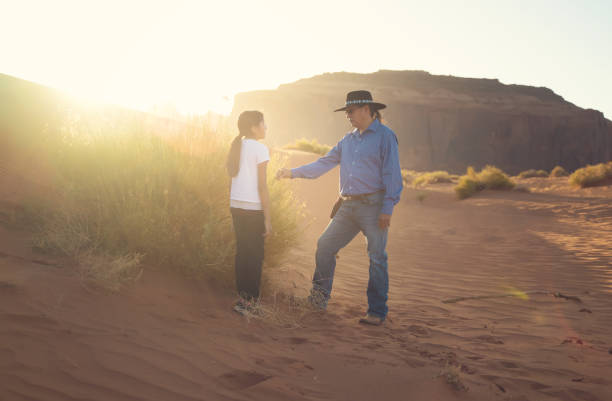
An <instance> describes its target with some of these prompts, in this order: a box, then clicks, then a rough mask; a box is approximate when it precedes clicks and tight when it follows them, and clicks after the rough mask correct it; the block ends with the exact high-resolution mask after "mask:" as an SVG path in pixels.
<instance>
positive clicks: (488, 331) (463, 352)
mask: <svg viewBox="0 0 612 401" xmlns="http://www.w3.org/2000/svg"><path fill="white" fill-rule="evenodd" d="M313 159H314V158H313V156H310V155H304V154H300V153H293V155H292V158H291V160H290V163H291V164H292V165H298V164H301V163H303V162H305V161H308V160H313ZM0 167H1V166H0ZM3 171H6V169H4V170H3V169H1V168H0V184H3V193H2V194H1V195H0V198H1V199H0V201H6V200H11V201H14V200H15V199H16V195H15V191H12V192H11V191H7V190H6V189H7V188H8V187H7V186H6V184H7V183H8V182H9V181H10V180H9V177H8V175H7V173H6V172H3ZM523 183H524V184H525V185H527V186H528V187H531V188H532V191H533V192H532V193H518V192H484V193H482V194H480V195H478V196H476V197H474V198H470V199H467V200H465V201H457V200H456V199H455V198H454V195H453V193H452V186H450V185H442V186H435V187H430V188H429V189H427V190H414V189H410V188H407V189H406V190H405V191H404V193H403V196H402V201H401V203H400V205H398V207H397V208H396V211H395V213H394V216H393V220H392V227H391V232H390V235H389V246H388V252H389V263H390V294H389V295H390V301H389V307H390V313H389V318H388V320H387V322H386V323H385V325H384V326H383V327H367V326H362V325H359V324H358V323H357V320H358V318H359V317H361V316H362V315H363V313H364V311H365V308H366V295H365V290H366V283H367V271H368V269H367V256H366V252H365V244H364V241H363V237H362V236H359V237H357V238H356V239H355V240H354V241H353V242H352V243H351V244H350V245H349V246H348V247H347V248H346V249H344V250H343V251H341V253H340V258H339V260H338V267H337V273H336V279H335V287H334V292H333V298H332V300H331V302H330V305H329V308H328V311H327V312H325V313H321V314H317V313H312V314H310V315H307V316H306V317H305V318H304V319H303V321H302V322H301V327H300V328H296V329H288V328H282V327H279V326H278V325H276V324H274V323H272V322H268V321H262V320H257V319H250V320H249V319H245V318H244V317H242V316H239V315H238V314H236V313H232V312H231V309H230V307H231V304H232V301H233V297H232V295H231V294H227V293H223V292H222V291H220V290H218V289H215V288H211V286H210V285H208V284H207V283H204V282H201V283H195V282H192V281H189V280H184V279H181V278H177V277H173V276H171V275H168V274H164V273H161V272H156V271H153V270H151V269H147V270H146V271H145V273H144V274H143V276H142V278H141V279H140V280H139V281H138V282H137V283H136V284H135V285H133V286H132V287H131V288H127V289H125V290H123V291H122V292H121V293H119V294H105V293H103V292H100V291H92V290H90V289H87V288H85V287H84V286H83V285H82V284H81V281H80V279H79V277H78V275H77V274H76V273H75V272H74V270H73V269H72V268H70V267H69V266H67V265H66V263H65V262H64V261H61V260H53V259H50V258H48V257H43V256H41V255H37V254H35V253H33V252H32V251H31V250H30V249H29V245H28V234H27V233H23V232H19V231H15V230H14V229H9V228H8V225H6V224H2V223H6V222H7V221H8V217H7V214H5V213H4V212H7V211H8V207H9V206H2V209H1V210H0V212H2V213H0V400H2V401H5V400H160V401H161V400H163V401H168V400H267V401H273V400H351V401H357V400H497V399H499V400H522V401H524V400H602V401H605V400H611V399H612V354H610V353H609V352H612V351H609V350H610V348H612V334H610V332H611V329H612V247H611V246H610V244H611V243H612V202H611V199H612V188H611V187H610V186H608V187H599V188H593V189H589V190H576V189H572V188H570V187H569V186H567V185H566V184H565V181H564V180H563V179H556V180H546V179H530V180H524V181H523ZM295 186H296V190H297V192H298V194H299V196H300V197H301V198H302V199H304V201H305V202H306V204H307V205H308V213H309V216H310V218H309V219H308V221H309V225H308V226H306V227H305V235H304V241H303V244H302V245H301V246H300V247H298V248H297V249H295V250H293V251H292V253H291V255H290V258H288V260H289V262H287V263H286V264H285V265H283V266H282V269H281V272H280V273H279V277H278V279H279V281H282V282H284V283H289V284H288V285H287V287H288V288H290V289H293V287H294V284H295V286H297V289H296V290H295V291H296V293H297V295H304V294H306V291H307V289H308V286H309V282H308V281H309V278H310V276H311V275H312V271H313V269H314V248H315V244H316V239H317V237H318V235H319V234H320V233H321V232H322V230H323V229H324V227H325V225H326V224H327V222H328V219H327V216H328V214H329V209H330V208H331V206H332V204H333V201H334V198H335V193H336V192H337V170H336V171H333V172H331V173H329V174H328V175H326V176H324V177H321V178H320V179H319V180H315V181H306V180H300V181H295ZM9 189H10V188H9ZM9 192H10V193H11V195H10V197H8V196H5V195H6V194H8V193H9ZM418 193H425V194H426V196H425V198H424V200H423V201H422V202H419V201H418V200H417V194H418ZM9 198H10V199H9ZM0 204H2V203H0ZM509 289H510V290H517V291H524V292H529V291H542V292H551V293H552V292H561V293H562V294H564V295H568V296H575V297H579V298H580V300H581V301H582V302H581V303H578V302H575V301H572V300H567V299H564V298H557V297H554V296H553V295H545V294H533V295H529V296H525V297H522V298H519V297H506V298H489V299H474V300H466V301H462V302H457V303H442V301H443V300H445V299H449V298H455V297H465V296H481V295H498V294H503V293H505V292H507V291H508V290H509ZM449 372H450V373H452V375H451V376H450V377H449V376H448V375H446V373H449ZM441 373H444V374H443V375H441ZM453 375H454V376H453ZM454 377H456V378H458V381H459V384H454V383H455V382H456V380H454ZM462 386H464V387H466V388H467V390H465V389H463V390H462V389H460V388H461V387H462Z"/></svg>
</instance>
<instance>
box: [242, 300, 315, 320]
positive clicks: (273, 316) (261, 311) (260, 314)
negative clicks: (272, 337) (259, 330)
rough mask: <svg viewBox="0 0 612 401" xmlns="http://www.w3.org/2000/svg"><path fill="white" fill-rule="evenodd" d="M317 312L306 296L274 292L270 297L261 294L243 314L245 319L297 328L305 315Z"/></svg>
mask: <svg viewBox="0 0 612 401" xmlns="http://www.w3.org/2000/svg"><path fill="white" fill-rule="evenodd" d="M317 312H318V311H317V310H316V309H314V308H313V306H312V304H311V303H310V302H309V301H308V298H306V297H296V296H294V295H287V294H285V293H280V292H275V293H274V294H273V295H272V296H270V297H266V296H262V297H261V298H260V299H259V300H258V301H257V302H255V304H254V305H253V306H251V307H250V308H249V310H248V311H245V312H244V313H243V315H244V316H245V317H246V318H247V319H260V320H264V321H266V322H269V323H272V324H274V325H276V326H280V327H283V328H299V327H302V322H303V319H304V318H305V317H306V316H308V315H310V314H312V313H317Z"/></svg>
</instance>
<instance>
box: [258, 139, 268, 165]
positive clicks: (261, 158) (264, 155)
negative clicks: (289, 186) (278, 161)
mask: <svg viewBox="0 0 612 401" xmlns="http://www.w3.org/2000/svg"><path fill="white" fill-rule="evenodd" d="M260 145H261V146H259V149H258V151H257V164H261V163H263V162H267V161H268V160H270V151H269V150H268V147H267V146H266V145H264V144H263V143H260Z"/></svg>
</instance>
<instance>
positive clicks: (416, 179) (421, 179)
mask: <svg viewBox="0 0 612 401" xmlns="http://www.w3.org/2000/svg"><path fill="white" fill-rule="evenodd" d="M402 179H403V181H404V184H405V185H412V186H414V187H415V188H416V187H419V186H425V185H430V184H440V183H447V182H455V181H457V180H458V179H459V176H458V175H455V174H449V173H448V172H446V171H415V170H407V169H402Z"/></svg>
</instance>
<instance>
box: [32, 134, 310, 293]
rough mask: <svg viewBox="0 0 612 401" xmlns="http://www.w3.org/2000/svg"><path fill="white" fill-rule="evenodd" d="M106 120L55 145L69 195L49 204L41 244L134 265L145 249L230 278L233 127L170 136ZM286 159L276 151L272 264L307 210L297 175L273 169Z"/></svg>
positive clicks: (159, 261) (166, 264)
mask: <svg viewBox="0 0 612 401" xmlns="http://www.w3.org/2000/svg"><path fill="white" fill-rule="evenodd" d="M103 128H104V129H102V130H101V132H98V130H85V131H79V130H76V131H75V130H74V129H71V130H70V132H69V133H68V134H66V135H64V138H63V140H62V141H61V145H58V146H57V147H56V148H54V149H51V150H50V153H52V155H53V156H52V160H53V163H54V165H55V166H56V167H57V169H58V171H59V175H60V176H61V182H60V184H58V188H57V189H58V193H59V195H60V197H61V202H60V203H59V206H56V207H54V208H53V210H52V211H51V212H49V213H46V214H45V218H44V221H43V223H42V224H41V227H40V230H39V234H38V235H37V239H36V244H37V246H38V247H39V248H42V249H44V250H47V251H55V252H59V253H62V254H66V255H70V256H75V257H76V258H77V260H79V258H80V259H81V260H82V259H83V258H82V257H81V256H82V255H105V257H106V260H109V261H111V262H112V261H113V260H118V261H119V262H121V263H119V262H117V263H119V265H122V266H130V267H131V266H133V263H132V262H133V261H134V260H135V259H134V258H135V257H136V255H144V258H145V260H146V261H148V262H149V263H154V264H155V265H158V266H160V267H163V268H167V269H173V270H177V271H180V272H183V273H186V274H189V275H195V276H200V275H210V276H211V277H215V278H220V279H223V280H224V281H226V282H230V279H231V277H232V274H233V268H232V266H233V255H234V249H235V248H234V235H233V231H232V230H233V228H232V223H231V216H230V213H229V200H228V198H229V185H228V184H229V178H228V176H227V174H226V172H225V157H226V154H227V150H228V146H229V135H222V134H218V133H214V132H205V131H202V130H197V129H188V128H186V130H185V132H183V133H181V134H180V135H176V136H173V137H171V138H165V139H163V138H160V137H159V136H157V135H155V134H154V133H152V132H145V131H139V130H137V129H130V130H129V131H127V132H126V131H123V130H121V129H114V130H113V129H110V128H108V127H103ZM281 163H282V161H281V160H279V159H278V157H275V158H273V160H272V161H271V163H270V166H269V168H268V170H269V173H270V177H269V180H268V182H269V186H270V198H271V202H272V205H271V208H272V225H273V230H274V235H273V236H271V238H269V239H268V240H267V243H266V265H267V266H272V267H273V266H275V265H276V264H277V263H278V261H279V258H281V257H282V256H283V255H284V254H285V252H286V251H287V250H288V248H289V247H291V246H292V245H293V244H295V242H296V238H297V235H298V221H299V218H300V214H301V206H300V205H298V203H297V202H296V200H295V198H294V197H293V194H292V192H291V191H290V188H289V183H288V182H287V181H284V180H283V181H279V180H274V179H272V175H273V172H274V171H275V169H276V168H278V167H280V165H281ZM113 258H114V259H113ZM117 258H119V259H117ZM121 258H123V259H121ZM126 258H128V259H126ZM129 258H132V259H129ZM88 260H90V261H91V260H93V261H94V262H95V263H93V262H92V264H93V265H96V264H97V265H99V264H100V262H99V260H100V259H99V258H98V259H96V258H91V257H90V258H89V259H88ZM126 260H127V261H130V263H127V262H126ZM138 260H140V259H138ZM111 265H112V263H111ZM111 267H112V266H111ZM111 270H112V269H111ZM119 270H121V269H119V268H117V269H115V272H117V271H119ZM94 271H95V272H97V271H103V269H100V268H95V269H94ZM96 274H97V273H96ZM119 276H121V275H119Z"/></svg>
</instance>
